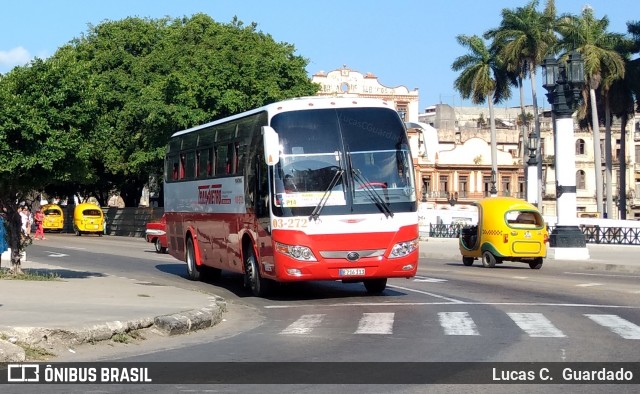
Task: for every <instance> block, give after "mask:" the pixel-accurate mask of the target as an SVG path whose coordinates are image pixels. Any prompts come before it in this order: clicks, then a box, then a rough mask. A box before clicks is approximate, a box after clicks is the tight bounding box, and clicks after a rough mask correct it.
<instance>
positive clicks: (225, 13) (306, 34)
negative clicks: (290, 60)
mask: <svg viewBox="0 0 640 394" xmlns="http://www.w3.org/2000/svg"><path fill="white" fill-rule="evenodd" d="M527 2H528V1H527V0H511V1H496V0H490V1H479V0H448V1H435V0H395V1H383V0H373V1H372V0H368V1H365V0H323V1H300V0H126V1H125V0H109V1H95V0H94V1H92V0H57V1H55V0H41V1H36V0H20V1H10V2H9V1H3V4H2V13H3V15H4V17H3V22H2V24H0V73H6V72H7V71H9V70H11V68H13V67H14V66H16V65H24V64H26V63H28V62H29V60H30V59H32V58H33V57H34V56H37V57H41V58H46V57H48V56H51V55H52V54H53V53H55V51H56V50H57V49H58V48H59V47H60V46H62V45H64V44H66V43H67V42H69V41H70V40H72V39H73V38H76V37H79V36H81V35H82V34H83V33H85V32H86V31H87V29H88V26H89V25H90V24H91V25H97V24H99V23H100V22H102V21H105V20H119V19H123V18H125V17H128V16H138V17H149V18H161V17H164V16H169V17H182V16H191V15H193V14H195V13H199V12H202V13H206V14H208V15H210V16H211V17H212V18H213V19H214V20H216V21H218V22H222V23H227V22H230V21H231V19H232V18H233V17H234V16H238V18H239V19H240V20H241V21H243V22H244V23H245V24H249V23H251V22H256V23H257V24H258V30H260V31H262V32H264V33H268V34H271V35H272V36H273V38H274V39H275V40H276V41H278V42H287V43H290V44H293V45H294V46H295V48H296V51H297V54H298V55H301V56H303V57H305V58H307V59H309V65H308V66H307V71H308V72H309V75H312V74H314V73H316V72H318V71H321V70H322V71H331V70H335V69H337V68H340V67H342V66H343V65H346V66H347V67H349V68H351V69H352V70H356V71H359V72H362V73H367V72H372V73H374V74H375V75H377V76H378V78H379V81H380V82H381V83H382V84H383V85H386V86H390V87H395V86H399V85H404V86H406V87H407V88H409V89H410V90H412V89H414V88H418V89H419V91H420V111H421V112H422V111H424V108H426V107H427V106H429V105H433V104H437V103H446V104H450V105H454V106H459V105H470V104H469V103H468V102H462V100H461V98H460V96H459V94H457V93H456V92H455V90H454V89H453V81H454V80H455V78H456V77H457V74H456V73H454V72H453V71H451V64H452V63H453V61H454V59H455V58H456V57H458V56H460V55H462V54H464V53H465V49H464V48H462V47H460V46H459V45H458V43H457V42H456V40H455V37H456V36H457V35H459V34H467V35H473V34H478V35H481V34H482V33H484V32H485V31H486V30H488V29H490V28H493V27H497V26H498V25H499V23H500V19H501V16H500V12H501V10H502V9H503V8H516V7H520V6H524V5H525V4H526V3H527ZM540 3H541V4H540V6H539V9H542V7H543V6H544V4H545V0H540ZM587 4H588V5H590V6H591V7H592V8H593V9H594V11H595V15H596V16H597V17H599V18H600V17H602V16H604V15H607V16H608V17H609V20H610V25H609V30H610V31H613V32H619V33H626V23H627V22H628V21H632V20H640V12H639V11H638V10H639V9H640V8H638V6H637V4H638V3H637V0H588V1H587V0H556V8H557V10H558V13H559V14H560V13H565V12H567V13H572V14H579V13H580V12H581V10H582V7H583V6H585V5H587ZM538 75H539V74H538ZM538 79H540V78H538ZM539 90H542V89H541V88H540V89H539ZM526 92H527V98H526V100H527V101H528V103H529V104H531V99H530V96H531V94H530V93H531V89H530V83H529V82H528V81H527V85H526ZM512 95H513V96H514V97H516V98H517V96H518V94H517V92H516V91H514V92H513V94H512ZM542 100H545V103H542V102H541V101H542ZM507 104H508V105H518V102H517V100H516V99H512V100H511V101H510V102H509V103H507ZM538 105H540V106H543V105H548V104H547V103H546V99H545V98H544V95H542V94H541V92H539V93H538Z"/></svg>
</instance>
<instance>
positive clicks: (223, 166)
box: [215, 144, 227, 175]
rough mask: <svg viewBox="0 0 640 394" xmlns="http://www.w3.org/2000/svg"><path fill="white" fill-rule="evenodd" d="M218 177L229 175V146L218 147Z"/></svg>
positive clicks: (216, 171)
mask: <svg viewBox="0 0 640 394" xmlns="http://www.w3.org/2000/svg"><path fill="white" fill-rule="evenodd" d="M215 173H216V175H225V174H227V145H226V144H224V145H219V146H217V147H216V169H215Z"/></svg>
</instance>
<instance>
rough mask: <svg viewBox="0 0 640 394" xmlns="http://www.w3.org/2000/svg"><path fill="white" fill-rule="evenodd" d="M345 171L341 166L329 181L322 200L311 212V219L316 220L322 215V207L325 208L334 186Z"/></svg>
mask: <svg viewBox="0 0 640 394" xmlns="http://www.w3.org/2000/svg"><path fill="white" fill-rule="evenodd" d="M343 173H344V170H343V169H342V168H341V169H339V170H338V171H336V173H335V174H334V175H333V179H331V182H329V186H328V187H327V189H326V190H325V191H324V194H323V195H322V198H321V199H320V202H318V205H316V207H315V208H314V209H313V212H311V216H309V220H312V219H313V220H316V219H318V218H319V217H320V211H322V208H324V206H325V205H327V201H328V200H329V196H331V192H332V191H333V188H334V187H335V185H337V184H338V180H339V179H340V177H342V174H343Z"/></svg>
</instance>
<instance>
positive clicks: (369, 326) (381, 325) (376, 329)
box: [354, 313, 395, 334]
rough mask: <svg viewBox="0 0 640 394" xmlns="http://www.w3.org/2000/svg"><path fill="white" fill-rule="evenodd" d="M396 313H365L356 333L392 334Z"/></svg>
mask: <svg viewBox="0 0 640 394" xmlns="http://www.w3.org/2000/svg"><path fill="white" fill-rule="evenodd" d="M394 316H395V313H363V314H362V318H361V319H360V322H359V323H358V329H357V330H356V332H355V333H354V334H392V333H393V319H394Z"/></svg>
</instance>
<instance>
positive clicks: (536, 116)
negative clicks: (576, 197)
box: [529, 63, 544, 214]
mask: <svg viewBox="0 0 640 394" xmlns="http://www.w3.org/2000/svg"><path fill="white" fill-rule="evenodd" d="M529 75H530V76H531V99H532V101H533V121H534V122H535V123H534V124H535V126H534V127H535V131H536V135H537V136H538V137H537V138H538V149H537V151H536V160H537V161H538V171H537V172H538V179H537V182H538V185H537V190H538V198H537V199H536V200H537V201H538V207H539V208H540V212H542V213H543V214H544V211H543V206H542V151H541V148H542V144H541V143H540V137H541V135H540V115H539V114H538V94H537V92H536V83H537V82H536V65H535V64H533V63H529Z"/></svg>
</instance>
